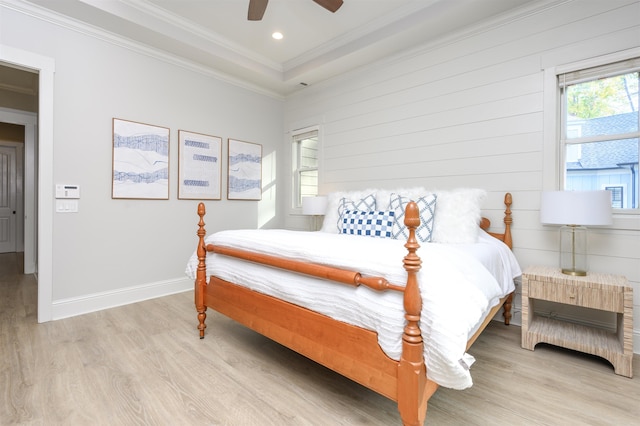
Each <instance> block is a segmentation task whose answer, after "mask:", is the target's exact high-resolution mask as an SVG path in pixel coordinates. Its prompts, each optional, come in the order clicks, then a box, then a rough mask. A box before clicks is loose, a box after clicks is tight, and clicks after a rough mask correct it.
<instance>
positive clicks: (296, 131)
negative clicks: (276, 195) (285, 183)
mask: <svg viewBox="0 0 640 426" xmlns="http://www.w3.org/2000/svg"><path fill="white" fill-rule="evenodd" d="M314 130H315V131H317V132H318V153H319V155H318V190H319V189H320V175H321V173H320V170H321V167H322V128H321V126H320V125H312V126H306V127H301V128H296V129H292V130H290V131H289V134H288V138H287V140H288V147H289V148H288V149H289V159H290V160H291V159H292V158H293V152H292V150H293V143H292V139H293V136H294V135H296V134H301V133H306V132H312V131H314ZM290 166H291V167H290V173H291V174H292V175H291V178H290V181H289V182H290V186H289V195H288V198H289V200H288V205H289V214H294V215H301V214H302V207H293V198H294V197H295V196H296V194H295V193H294V191H295V190H296V189H295V187H294V186H295V181H294V179H295V178H294V176H293V172H294V171H295V169H294V165H293V164H290Z"/></svg>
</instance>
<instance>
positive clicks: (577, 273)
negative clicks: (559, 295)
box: [562, 268, 587, 277]
mask: <svg viewBox="0 0 640 426" xmlns="http://www.w3.org/2000/svg"><path fill="white" fill-rule="evenodd" d="M562 273H563V274H565V275H571V276H574V277H585V276H587V271H577V270H575V269H564V268H563V269H562Z"/></svg>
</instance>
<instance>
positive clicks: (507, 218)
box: [504, 192, 513, 249]
mask: <svg viewBox="0 0 640 426" xmlns="http://www.w3.org/2000/svg"><path fill="white" fill-rule="evenodd" d="M511 203H512V201H511V193H510V192H507V193H506V194H504V205H505V206H507V209H506V210H505V211H504V243H505V244H506V245H508V246H509V248H510V249H513V240H512V239H511V224H512V223H513V219H512V218H511Z"/></svg>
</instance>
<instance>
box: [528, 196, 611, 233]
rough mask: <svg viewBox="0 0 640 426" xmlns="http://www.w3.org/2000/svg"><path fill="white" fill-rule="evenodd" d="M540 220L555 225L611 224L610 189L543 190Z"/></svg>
mask: <svg viewBox="0 0 640 426" xmlns="http://www.w3.org/2000/svg"><path fill="white" fill-rule="evenodd" d="M540 222H542V223H547V224H555V225H584V226H593V225H611V224H612V223H613V219H612V213H611V191H545V192H543V193H542V200H541V206H540Z"/></svg>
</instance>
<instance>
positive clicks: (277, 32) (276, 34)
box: [271, 31, 284, 40]
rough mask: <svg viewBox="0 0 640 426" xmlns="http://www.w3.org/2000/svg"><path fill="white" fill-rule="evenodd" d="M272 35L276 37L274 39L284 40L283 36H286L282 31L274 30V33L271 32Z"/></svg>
mask: <svg viewBox="0 0 640 426" xmlns="http://www.w3.org/2000/svg"><path fill="white" fill-rule="evenodd" d="M271 37H273V38H274V39H276V40H282V38H283V37H284V36H283V35H282V33H281V32H279V31H276V32H274V33H273V34H271Z"/></svg>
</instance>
